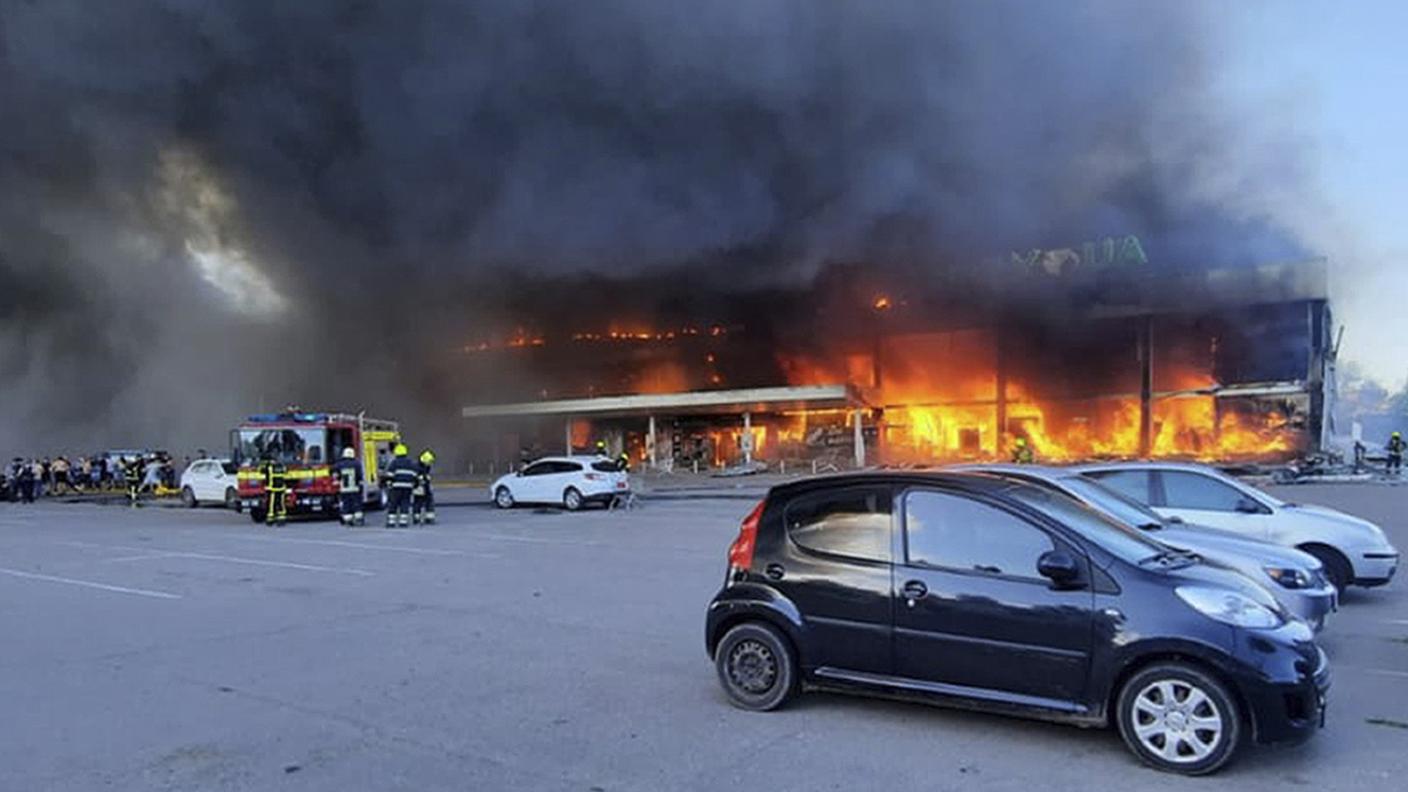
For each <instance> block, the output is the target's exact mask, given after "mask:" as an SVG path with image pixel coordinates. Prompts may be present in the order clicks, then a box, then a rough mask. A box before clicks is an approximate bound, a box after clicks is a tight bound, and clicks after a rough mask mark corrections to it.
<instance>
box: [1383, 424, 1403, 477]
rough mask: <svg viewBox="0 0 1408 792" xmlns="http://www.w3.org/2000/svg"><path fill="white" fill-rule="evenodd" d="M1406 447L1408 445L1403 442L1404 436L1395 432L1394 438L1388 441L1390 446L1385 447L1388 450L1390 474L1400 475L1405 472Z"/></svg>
mask: <svg viewBox="0 0 1408 792" xmlns="http://www.w3.org/2000/svg"><path fill="white" fill-rule="evenodd" d="M1405 445H1408V444H1405V443H1404V442H1403V435H1401V434H1399V433H1397V432H1394V433H1393V437H1390V438H1389V439H1388V445H1387V446H1385V448H1386V449H1387V450H1388V472H1390V473H1398V472H1399V471H1401V470H1403V450H1404V447H1405Z"/></svg>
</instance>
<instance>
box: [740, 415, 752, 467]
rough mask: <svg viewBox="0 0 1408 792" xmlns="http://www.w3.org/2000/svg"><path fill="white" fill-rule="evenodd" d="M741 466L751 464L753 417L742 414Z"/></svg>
mask: <svg viewBox="0 0 1408 792" xmlns="http://www.w3.org/2000/svg"><path fill="white" fill-rule="evenodd" d="M742 445H743V464H745V465H751V464H752V463H753V415H752V414H751V413H743V443H742Z"/></svg>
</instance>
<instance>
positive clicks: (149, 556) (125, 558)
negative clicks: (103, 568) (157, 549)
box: [99, 553, 171, 564]
mask: <svg viewBox="0 0 1408 792" xmlns="http://www.w3.org/2000/svg"><path fill="white" fill-rule="evenodd" d="M170 557H171V554H170V553H147V554H145V555H130V556H118V557H116V558H102V559H99V562H100V563H103V564H117V563H121V562H123V561H151V560H152V559H156V558H170Z"/></svg>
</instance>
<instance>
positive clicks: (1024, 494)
mask: <svg viewBox="0 0 1408 792" xmlns="http://www.w3.org/2000/svg"><path fill="white" fill-rule="evenodd" d="M1007 494H1008V495H1010V496H1012V497H1013V498H1015V499H1017V500H1018V501H1021V502H1022V503H1025V504H1026V505H1028V506H1030V507H1032V508H1033V509H1036V510H1037V511H1040V512H1041V513H1043V514H1046V515H1049V516H1050V517H1052V518H1053V519H1055V520H1057V521H1058V522H1060V523H1061V524H1063V525H1065V526H1067V527H1069V528H1070V529H1071V530H1073V531H1075V532H1076V533H1078V534H1080V535H1081V536H1084V537H1085V538H1087V539H1089V540H1090V541H1092V542H1094V543H1096V544H1098V545H1100V546H1101V547H1103V548H1105V549H1106V550H1108V551H1110V552H1111V553H1113V554H1115V555H1116V556H1118V557H1120V558H1122V559H1124V560H1125V561H1128V562H1130V563H1132V564H1137V563H1139V562H1141V561H1143V560H1145V559H1147V558H1149V557H1150V556H1152V555H1158V554H1161V553H1166V552H1170V551H1171V548H1169V547H1168V546H1167V545H1165V544H1163V543H1162V542H1156V541H1154V540H1153V539H1150V538H1149V537H1148V536H1146V535H1145V534H1144V533H1142V532H1141V531H1139V530H1138V529H1137V528H1131V527H1129V526H1128V525H1124V524H1123V523H1120V522H1117V521H1115V520H1114V519H1111V518H1110V517H1107V516H1105V515H1104V514H1101V513H1100V512H1098V511H1096V510H1094V509H1092V508H1090V507H1089V506H1086V505H1085V504H1083V503H1081V502H1080V501H1078V500H1076V499H1074V498H1071V497H1068V496H1066V495H1060V494H1057V493H1054V492H1047V491H1046V490H1039V489H1036V488H1034V487H1013V488H1012V489H1010V490H1008V492H1007Z"/></svg>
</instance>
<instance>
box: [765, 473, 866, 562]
mask: <svg viewBox="0 0 1408 792" xmlns="http://www.w3.org/2000/svg"><path fill="white" fill-rule="evenodd" d="M890 497H891V496H890V490H889V489H888V488H886V487H850V488H846V489H840V490H830V491H826V492H815V493H809V494H806V495H802V496H799V497H797V498H795V499H794V500H793V501H792V502H791V503H789V504H787V510H786V519H787V535H788V536H789V537H791V539H792V541H793V542H794V543H795V544H796V545H797V546H798V547H801V548H802V549H804V550H809V551H811V552H814V553H821V554H824V555H830V556H840V557H844V558H854V559H860V560H864V561H889V560H890Z"/></svg>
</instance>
